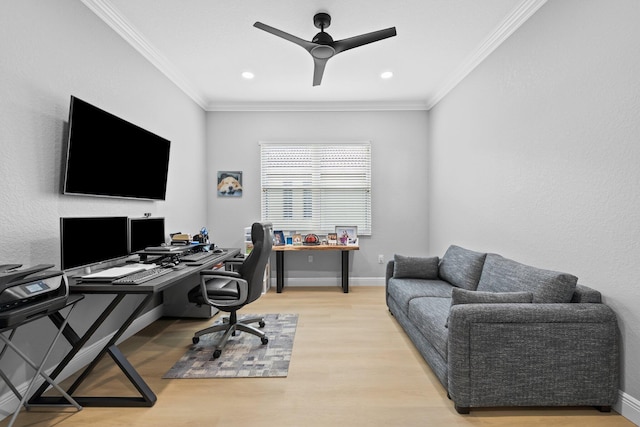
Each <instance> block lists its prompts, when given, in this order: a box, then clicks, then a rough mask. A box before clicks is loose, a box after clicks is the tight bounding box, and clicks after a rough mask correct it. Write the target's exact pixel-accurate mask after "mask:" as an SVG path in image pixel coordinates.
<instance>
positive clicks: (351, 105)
mask: <svg viewBox="0 0 640 427" xmlns="http://www.w3.org/2000/svg"><path fill="white" fill-rule="evenodd" d="M206 110H207V111H238V112H240V111H407V110H418V111H419V110H423V111H426V110H427V105H426V104H425V103H424V102H423V101H415V102H408V101H370V102H348V101H340V102H237V103H233V102H231V103H220V102H216V103H211V104H209V106H207V108H206Z"/></svg>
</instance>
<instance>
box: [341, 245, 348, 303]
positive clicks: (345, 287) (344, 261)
mask: <svg viewBox="0 0 640 427" xmlns="http://www.w3.org/2000/svg"><path fill="white" fill-rule="evenodd" d="M342 292H344V293H345V294H348V293H349V251H342Z"/></svg>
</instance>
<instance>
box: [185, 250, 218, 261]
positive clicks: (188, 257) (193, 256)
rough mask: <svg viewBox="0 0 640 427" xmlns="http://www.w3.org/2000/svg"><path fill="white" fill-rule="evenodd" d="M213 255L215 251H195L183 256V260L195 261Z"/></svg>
mask: <svg viewBox="0 0 640 427" xmlns="http://www.w3.org/2000/svg"><path fill="white" fill-rule="evenodd" d="M211 255H213V252H195V253H192V254H189V255H185V256H181V257H180V261H181V262H194V261H200V260H201V259H203V258H206V257H208V256H211Z"/></svg>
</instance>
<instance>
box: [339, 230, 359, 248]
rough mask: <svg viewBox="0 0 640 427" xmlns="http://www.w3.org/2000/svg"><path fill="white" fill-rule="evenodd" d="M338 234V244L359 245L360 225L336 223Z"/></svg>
mask: <svg viewBox="0 0 640 427" xmlns="http://www.w3.org/2000/svg"><path fill="white" fill-rule="evenodd" d="M336 236H337V238H338V243H337V244H338V245H357V244H358V227H357V226H355V225H349V226H341V225H336Z"/></svg>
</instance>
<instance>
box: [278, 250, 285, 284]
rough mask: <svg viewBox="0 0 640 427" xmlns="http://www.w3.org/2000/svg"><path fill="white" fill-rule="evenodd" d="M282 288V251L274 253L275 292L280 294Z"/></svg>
mask: <svg viewBox="0 0 640 427" xmlns="http://www.w3.org/2000/svg"><path fill="white" fill-rule="evenodd" d="M283 288H284V251H276V291H277V292H278V293H279V294H280V293H282V289H283Z"/></svg>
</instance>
